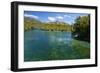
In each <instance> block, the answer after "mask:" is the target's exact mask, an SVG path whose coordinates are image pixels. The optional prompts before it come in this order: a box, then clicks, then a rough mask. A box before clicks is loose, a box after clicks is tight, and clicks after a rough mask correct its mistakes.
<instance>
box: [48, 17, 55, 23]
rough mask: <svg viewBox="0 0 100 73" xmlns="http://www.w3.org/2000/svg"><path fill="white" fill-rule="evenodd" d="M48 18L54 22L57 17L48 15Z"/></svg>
mask: <svg viewBox="0 0 100 73" xmlns="http://www.w3.org/2000/svg"><path fill="white" fill-rule="evenodd" d="M48 20H49V21H52V22H54V21H56V18H55V17H48Z"/></svg>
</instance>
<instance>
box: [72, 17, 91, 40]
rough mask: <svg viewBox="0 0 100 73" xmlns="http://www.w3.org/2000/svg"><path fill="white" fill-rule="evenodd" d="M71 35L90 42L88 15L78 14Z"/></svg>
mask: <svg viewBox="0 0 100 73" xmlns="http://www.w3.org/2000/svg"><path fill="white" fill-rule="evenodd" d="M72 35H73V37H74V38H76V39H78V40H83V41H87V42H90V15H88V16H80V17H78V18H77V19H76V20H75V23H74V24H73V26H72Z"/></svg>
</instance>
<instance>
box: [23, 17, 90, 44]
mask: <svg viewBox="0 0 100 73" xmlns="http://www.w3.org/2000/svg"><path fill="white" fill-rule="evenodd" d="M33 29H34V30H35V29H36V30H44V31H62V32H63V31H66V32H72V37H73V38H75V39H77V40H82V41H86V42H90V15H88V16H79V17H77V18H76V20H75V23H73V24H68V23H65V22H60V21H55V22H41V21H39V20H38V19H35V18H29V17H24V31H25V32H26V31H30V30H33Z"/></svg>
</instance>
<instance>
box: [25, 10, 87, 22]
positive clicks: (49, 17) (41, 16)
mask: <svg viewBox="0 0 100 73" xmlns="http://www.w3.org/2000/svg"><path fill="white" fill-rule="evenodd" d="M87 15H88V14H85V13H64V12H36V11H24V17H30V18H35V19H38V20H40V21H42V22H54V21H61V22H66V23H69V24H72V23H74V21H75V19H76V18H77V17H79V16H87Z"/></svg>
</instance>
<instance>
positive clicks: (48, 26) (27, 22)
mask: <svg viewBox="0 0 100 73" xmlns="http://www.w3.org/2000/svg"><path fill="white" fill-rule="evenodd" d="M31 29H41V30H47V31H54V30H55V31H71V26H70V25H69V24H68V23H64V22H58V21H56V22H48V23H46V22H44V23H43V22H40V21H39V20H36V19H33V18H26V17H25V18H24V30H25V31H28V30H31Z"/></svg>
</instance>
